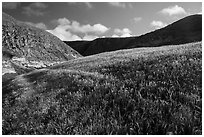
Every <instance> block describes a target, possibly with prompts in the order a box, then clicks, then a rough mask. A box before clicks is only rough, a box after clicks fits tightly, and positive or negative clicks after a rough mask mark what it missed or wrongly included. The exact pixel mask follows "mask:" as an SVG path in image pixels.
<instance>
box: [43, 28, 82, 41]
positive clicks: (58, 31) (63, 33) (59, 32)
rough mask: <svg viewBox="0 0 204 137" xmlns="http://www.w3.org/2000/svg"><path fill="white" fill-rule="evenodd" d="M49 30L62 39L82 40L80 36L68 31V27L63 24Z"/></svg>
mask: <svg viewBox="0 0 204 137" xmlns="http://www.w3.org/2000/svg"><path fill="white" fill-rule="evenodd" d="M47 31H48V32H50V33H52V34H53V35H55V36H57V37H58V38H59V39H61V40H62V41H75V40H82V39H81V38H80V37H79V36H77V35H75V34H72V33H71V32H70V31H66V29H64V28H63V27H62V26H58V27H56V28H55V29H54V30H47Z"/></svg>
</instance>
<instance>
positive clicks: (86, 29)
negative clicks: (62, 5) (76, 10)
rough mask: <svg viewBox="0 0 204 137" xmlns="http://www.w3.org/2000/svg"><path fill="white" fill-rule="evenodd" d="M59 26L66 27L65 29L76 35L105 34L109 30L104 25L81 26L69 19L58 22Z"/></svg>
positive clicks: (61, 19) (60, 19)
mask: <svg viewBox="0 0 204 137" xmlns="http://www.w3.org/2000/svg"><path fill="white" fill-rule="evenodd" d="M57 23H58V25H59V26H64V28H65V29H67V30H69V31H72V32H74V33H84V34H86V33H94V34H103V33H105V32H107V31H108V30H109V28H107V27H106V26H104V25H102V24H99V23H98V24H94V25H90V24H86V25H83V24H80V23H79V22H77V21H69V20H68V19H67V18H59V19H58V20H57Z"/></svg>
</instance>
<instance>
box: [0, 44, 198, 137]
mask: <svg viewBox="0 0 204 137" xmlns="http://www.w3.org/2000/svg"><path fill="white" fill-rule="evenodd" d="M2 94H3V97H2V106H3V108H2V131H3V134H65V135H66V134H86V135H88V134H106V135H107V134H139V135H143V134H157V135H158V134H188V135H191V134H202V45H201V42H198V43H190V44H185V45H173V46H163V47H155V48H136V49H128V50H120V51H114V52H110V53H102V54H97V55H93V56H88V57H84V58H79V59H74V60H70V61H68V62H65V63H61V64H58V65H55V66H52V67H47V68H45V69H40V70H34V71H32V72H30V73H27V74H23V75H19V76H16V77H15V78H14V79H12V80H8V81H5V82H4V83H3V86H2Z"/></svg>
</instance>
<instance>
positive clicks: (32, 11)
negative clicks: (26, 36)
mask: <svg viewBox="0 0 204 137" xmlns="http://www.w3.org/2000/svg"><path fill="white" fill-rule="evenodd" d="M46 8H47V5H46V4H44V3H41V2H34V3H31V4H30V5H29V6H26V7H23V11H22V13H23V14H26V15H28V16H32V15H35V16H43V15H44V14H45V11H43V10H44V9H46Z"/></svg>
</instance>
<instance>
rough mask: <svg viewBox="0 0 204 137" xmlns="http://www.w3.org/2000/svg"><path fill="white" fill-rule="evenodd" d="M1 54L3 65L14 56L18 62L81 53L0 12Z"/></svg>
mask: <svg viewBox="0 0 204 137" xmlns="http://www.w3.org/2000/svg"><path fill="white" fill-rule="evenodd" d="M2 53H3V54H2V55H3V61H4V63H3V64H4V65H3V68H5V67H4V66H6V65H7V67H8V66H9V63H8V62H7V61H9V60H12V59H13V58H14V57H15V58H16V59H18V60H19V61H20V62H22V61H24V63H25V62H26V63H28V64H29V63H30V62H32V61H33V62H35V63H37V62H39V61H41V62H44V64H49V62H60V61H68V60H70V59H75V58H77V57H80V56H81V55H80V54H79V53H78V52H77V51H75V50H74V49H72V48H71V47H69V46H67V45H66V44H65V43H64V42H62V41H61V40H60V39H59V38H57V37H56V36H54V35H52V34H50V33H48V32H46V31H44V30H42V29H39V28H36V27H33V26H30V25H28V24H25V23H23V22H21V21H17V20H16V19H14V18H13V17H11V16H10V15H7V14H6V13H2Z"/></svg>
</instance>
